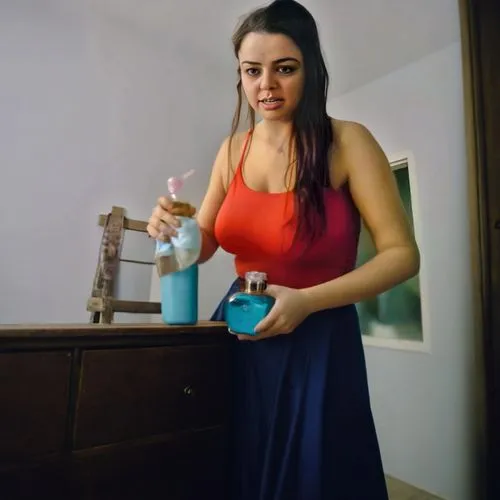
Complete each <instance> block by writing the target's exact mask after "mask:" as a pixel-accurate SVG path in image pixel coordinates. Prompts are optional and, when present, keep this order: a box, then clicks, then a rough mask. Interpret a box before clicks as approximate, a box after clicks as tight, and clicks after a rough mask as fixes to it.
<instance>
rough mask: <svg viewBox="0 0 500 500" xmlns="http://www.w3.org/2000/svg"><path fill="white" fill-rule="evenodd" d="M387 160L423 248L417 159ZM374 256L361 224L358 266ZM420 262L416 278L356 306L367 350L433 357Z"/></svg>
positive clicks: (401, 154)
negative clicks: (383, 350)
mask: <svg viewBox="0 0 500 500" xmlns="http://www.w3.org/2000/svg"><path fill="white" fill-rule="evenodd" d="M388 160H389V164H390V165H391V169H392V170H393V172H394V175H395V178H396V182H397V185H398V189H399V193H400V195H401V199H402V202H403V205H404V208H405V210H406V213H407V215H408V219H409V222H410V225H411V227H412V230H413V232H414V235H415V239H416V241H417V244H418V245H419V247H420V242H421V235H422V228H421V219H420V216H419V215H420V213H419V204H418V200H419V197H418V194H417V182H416V172H415V159H414V157H413V154H412V153H411V152H410V151H402V152H399V153H396V154H393V155H391V156H390V157H389V158H388ZM375 254H376V251H375V247H374V245H373V241H372V239H371V236H370V233H369V232H368V229H367V228H366V227H365V225H364V224H363V222H362V223H361V230H360V238H359V244H358V254H357V262H356V266H360V265H362V264H364V263H365V262H366V261H368V260H370V259H371V258H373V257H374V256H375ZM421 261H422V262H421V266H420V271H419V273H418V274H417V275H416V276H415V277H413V278H410V279H409V280H406V281H405V282H403V283H401V284H399V285H397V286H395V287H393V288H391V289H390V290H387V291H386V292H384V293H381V294H379V295H377V297H375V298H373V299H369V300H365V301H362V302H359V303H357V304H356V308H357V311H358V316H359V322H360V328H361V335H362V340H363V344H364V345H365V346H375V347H385V348H390V349H400V350H411V351H420V352H429V353H430V350H431V345H430V337H429V327H428V313H427V301H426V298H427V294H426V293H425V289H426V286H427V280H426V279H425V278H426V276H425V259H421Z"/></svg>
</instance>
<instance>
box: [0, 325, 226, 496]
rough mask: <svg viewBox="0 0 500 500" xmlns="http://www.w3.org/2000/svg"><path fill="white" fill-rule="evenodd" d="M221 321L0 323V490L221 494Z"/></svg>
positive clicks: (22, 493) (223, 434)
mask: <svg viewBox="0 0 500 500" xmlns="http://www.w3.org/2000/svg"><path fill="white" fill-rule="evenodd" d="M231 340H232V339H231V337H230V336H229V335H228V333H227V331H226V328H225V325H224V324H223V323H210V322H205V323H203V322H202V323H200V324H198V325H197V326H191V327H167V326H164V325H153V324H147V325H123V324H114V325H51V326H49V325H40V326H36V325H27V326H0V498H1V499H2V500H11V499H32V498H33V499H51V500H55V499H64V500H84V499H85V500H87V499H88V500H90V499H92V500H100V499H103V500H104V499H106V500H112V499H120V500H123V499H137V500H147V499H153V498H154V499H157V498H164V499H168V500H195V499H196V500H200V499H203V498H209V497H210V498H217V499H218V500H223V499H225V498H227V493H226V479H227V478H226V471H227V433H226V425H227V416H228V408H229V381H230V373H229V353H228V350H229V342H231Z"/></svg>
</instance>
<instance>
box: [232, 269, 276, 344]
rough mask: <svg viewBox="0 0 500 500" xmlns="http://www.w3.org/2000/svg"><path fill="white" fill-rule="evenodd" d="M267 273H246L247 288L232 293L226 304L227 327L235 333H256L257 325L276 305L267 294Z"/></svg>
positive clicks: (272, 298)
mask: <svg viewBox="0 0 500 500" xmlns="http://www.w3.org/2000/svg"><path fill="white" fill-rule="evenodd" d="M266 288H267V274H266V273H263V272H259V271H250V272H247V273H246V274H245V288H244V290H243V291H241V292H236V293H234V294H233V295H231V296H230V297H229V299H228V301H227V302H226V305H225V318H226V323H227V328H228V330H229V332H230V333H233V334H235V335H256V333H255V327H256V326H257V324H258V323H259V322H260V321H261V320H262V319H264V318H265V317H266V316H267V315H268V314H269V311H270V310H271V308H272V307H273V305H274V302H275V299H274V297H271V296H269V295H266V293H265V291H266Z"/></svg>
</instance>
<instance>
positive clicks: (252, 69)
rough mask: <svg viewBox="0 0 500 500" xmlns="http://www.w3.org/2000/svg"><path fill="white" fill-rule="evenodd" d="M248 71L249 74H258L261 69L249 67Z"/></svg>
mask: <svg viewBox="0 0 500 500" xmlns="http://www.w3.org/2000/svg"><path fill="white" fill-rule="evenodd" d="M246 73H247V75H249V76H257V75H258V74H259V70H258V69H257V68H248V69H247V70H246Z"/></svg>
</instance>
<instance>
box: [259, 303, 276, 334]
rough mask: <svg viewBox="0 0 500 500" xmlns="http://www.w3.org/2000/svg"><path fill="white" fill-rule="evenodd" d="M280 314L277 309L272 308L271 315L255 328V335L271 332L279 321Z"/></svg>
mask: <svg viewBox="0 0 500 500" xmlns="http://www.w3.org/2000/svg"><path fill="white" fill-rule="evenodd" d="M279 318H280V314H279V311H278V310H277V308H276V307H272V308H271V310H270V311H269V314H268V315H267V316H266V317H265V318H263V319H262V320H261V321H259V322H258V323H257V325H256V326H255V330H254V331H255V333H257V334H259V333H263V332H265V331H266V330H269V329H270V328H271V327H272V326H273V325H275V323H276V322H277V321H278V320H279Z"/></svg>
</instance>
